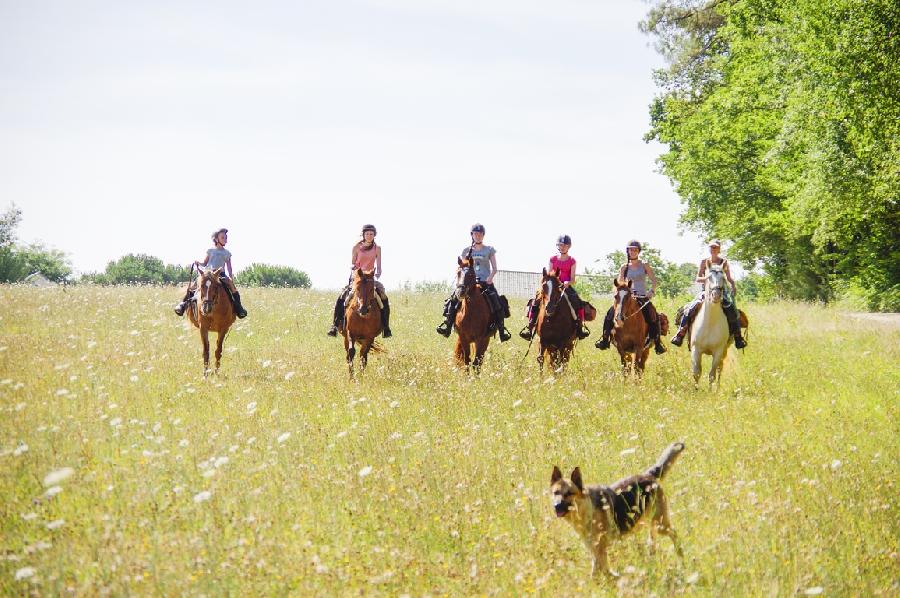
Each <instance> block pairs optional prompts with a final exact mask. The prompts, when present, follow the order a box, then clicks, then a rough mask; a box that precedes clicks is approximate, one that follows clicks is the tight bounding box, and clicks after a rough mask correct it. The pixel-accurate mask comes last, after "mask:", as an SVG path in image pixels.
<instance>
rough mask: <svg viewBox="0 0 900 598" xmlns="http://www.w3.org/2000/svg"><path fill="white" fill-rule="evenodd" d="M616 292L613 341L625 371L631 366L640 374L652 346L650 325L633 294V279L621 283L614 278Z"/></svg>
mask: <svg viewBox="0 0 900 598" xmlns="http://www.w3.org/2000/svg"><path fill="white" fill-rule="evenodd" d="M613 284H614V285H615V286H616V294H615V296H614V298H613V312H614V316H613V330H612V337H611V340H612V343H613V344H614V345H615V346H616V349H618V350H619V359H621V360H622V368H623V373H625V374H627V373H628V369H629V367H631V368H632V369H633V371H634V373H635V374H637V375H638V376H640V375H641V374H642V373H643V372H644V366H645V365H646V364H647V356H648V355H649V354H650V347H649V346H648V345H647V344H646V340H647V332H648V329H649V328H648V326H647V322H646V321H645V320H644V315H643V314H642V313H641V306H640V304H639V303H638V301H637V299H635V297H634V295H632V294H631V280H628V281H627V282H626V283H625V284H619V281H618V280H617V279H613Z"/></svg>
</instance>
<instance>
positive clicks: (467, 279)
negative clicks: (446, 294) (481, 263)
mask: <svg viewBox="0 0 900 598" xmlns="http://www.w3.org/2000/svg"><path fill="white" fill-rule="evenodd" d="M456 263H457V264H459V267H458V268H457V269H456V296H457V297H459V298H460V299H462V298H463V297H464V296H466V295H467V294H468V293H469V291H471V290H472V289H473V288H475V284H476V283H477V280H476V279H475V264H474V263H472V259H471V258H467V259H463V258H459V257H458V258H456Z"/></svg>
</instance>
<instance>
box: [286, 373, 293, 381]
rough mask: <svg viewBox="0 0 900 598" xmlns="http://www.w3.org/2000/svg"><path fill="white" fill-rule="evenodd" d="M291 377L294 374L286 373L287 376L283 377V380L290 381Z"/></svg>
mask: <svg viewBox="0 0 900 598" xmlns="http://www.w3.org/2000/svg"><path fill="white" fill-rule="evenodd" d="M293 377H294V372H288V373H287V374H285V375H284V379H285V380H290V379H291V378H293Z"/></svg>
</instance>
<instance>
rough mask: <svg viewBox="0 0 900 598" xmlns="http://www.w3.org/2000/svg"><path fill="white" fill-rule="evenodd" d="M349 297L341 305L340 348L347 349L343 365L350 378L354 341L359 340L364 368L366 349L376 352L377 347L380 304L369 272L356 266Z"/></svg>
mask: <svg viewBox="0 0 900 598" xmlns="http://www.w3.org/2000/svg"><path fill="white" fill-rule="evenodd" d="M350 287H351V291H350V296H349V297H348V298H347V304H346V306H345V307H344V330H343V333H344V350H345V351H346V352H347V367H348V368H349V370H350V377H351V378H352V377H353V359H354V358H355V357H356V343H359V363H360V368H361V369H363V370H365V369H366V363H367V362H368V359H369V351H370V350H372V351H375V352H376V353H377V352H379V351H381V348H380V347H379V346H378V344H377V343H376V342H375V337H376V336H378V335H379V334H380V333H381V304H380V303H379V300H378V293H376V292H375V277H374V275H373V271H371V270H370V271H368V272H363V270H362V269H361V268H357V269H356V272H354V273H353V281H352V282H351V283H350Z"/></svg>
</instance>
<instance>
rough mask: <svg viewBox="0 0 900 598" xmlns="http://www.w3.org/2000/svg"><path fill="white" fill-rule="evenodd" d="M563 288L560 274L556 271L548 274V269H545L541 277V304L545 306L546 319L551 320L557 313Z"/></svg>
mask: <svg viewBox="0 0 900 598" xmlns="http://www.w3.org/2000/svg"><path fill="white" fill-rule="evenodd" d="M562 288H563V287H562V282H560V280H559V273H558V272H557V271H556V270H550V271H549V272H547V269H546V268H544V270H543V272H542V276H541V302H542V303H543V304H544V305H545V307H544V317H545V318H550V317H552V316H553V314H554V313H556V306H557V305H559V299H560V297H562Z"/></svg>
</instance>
